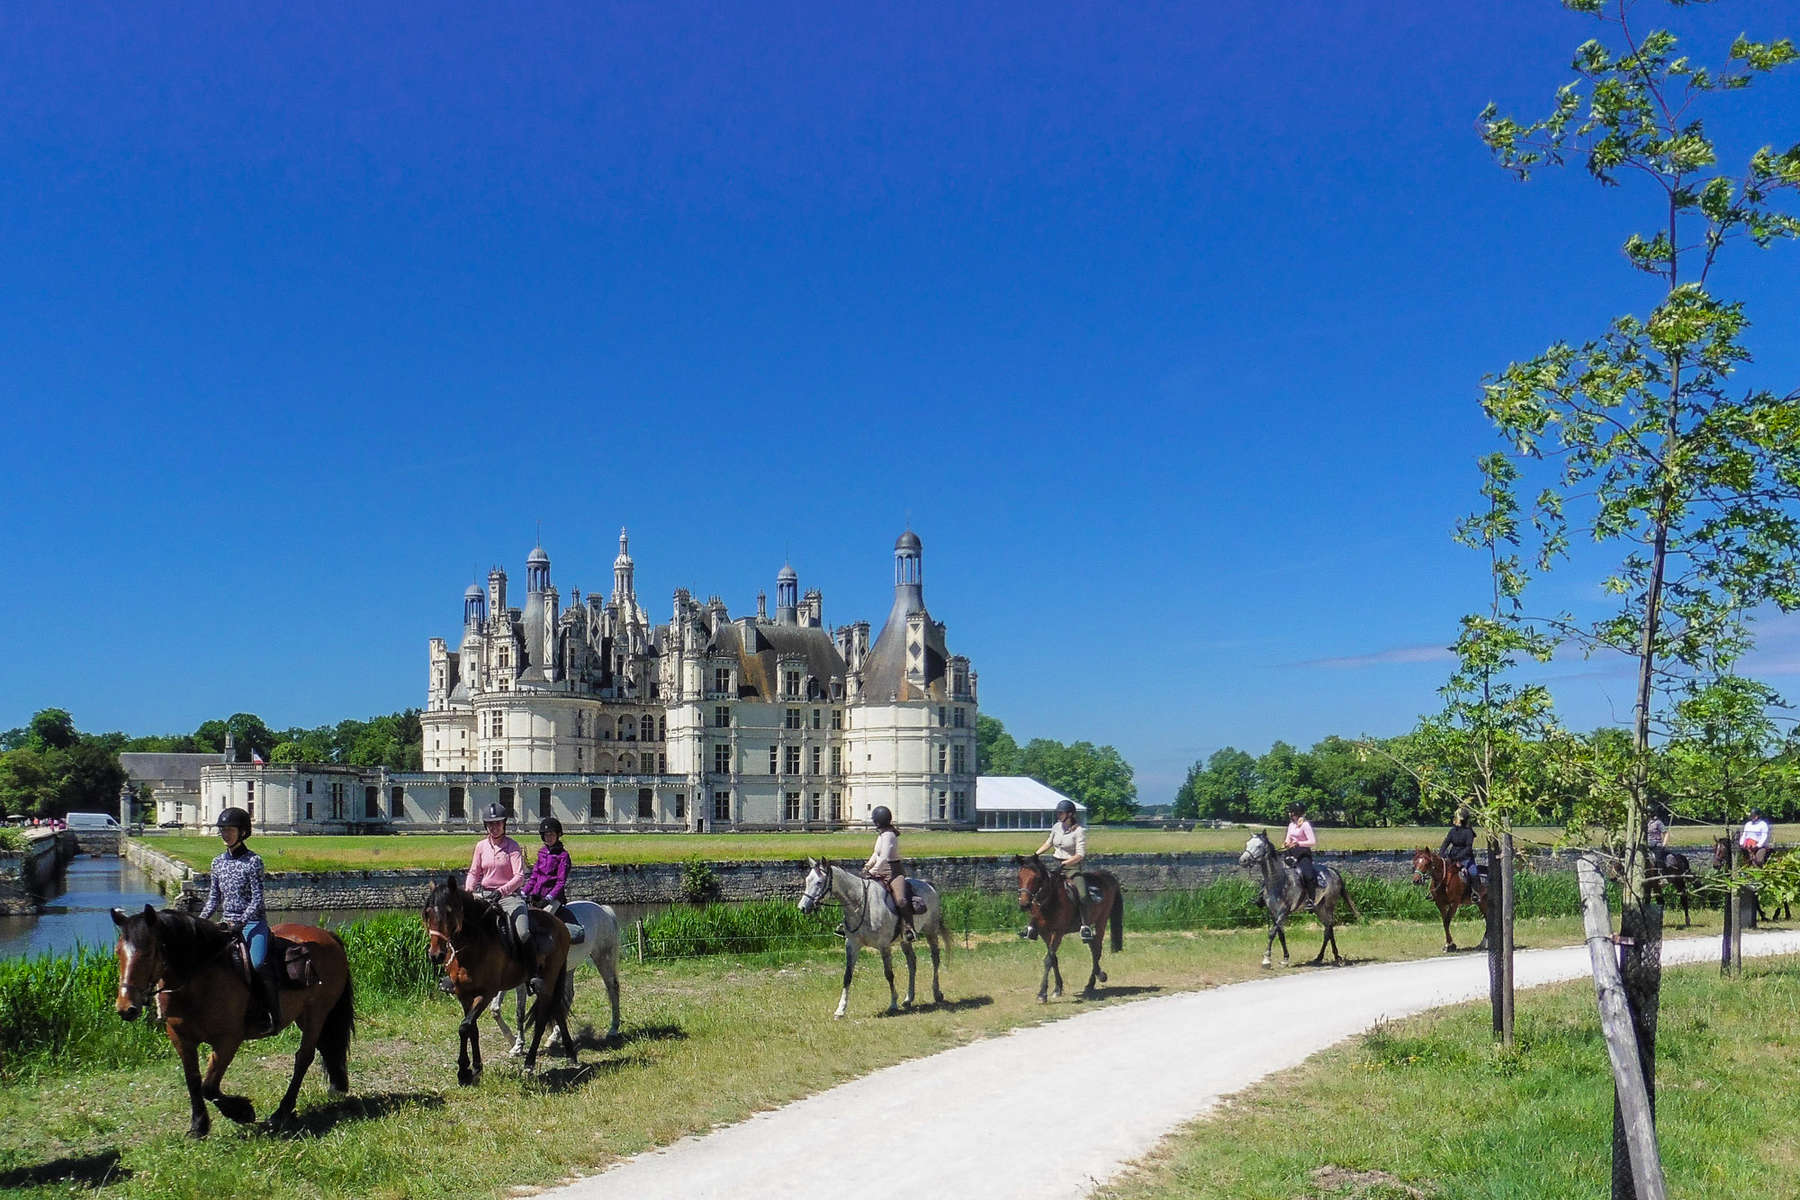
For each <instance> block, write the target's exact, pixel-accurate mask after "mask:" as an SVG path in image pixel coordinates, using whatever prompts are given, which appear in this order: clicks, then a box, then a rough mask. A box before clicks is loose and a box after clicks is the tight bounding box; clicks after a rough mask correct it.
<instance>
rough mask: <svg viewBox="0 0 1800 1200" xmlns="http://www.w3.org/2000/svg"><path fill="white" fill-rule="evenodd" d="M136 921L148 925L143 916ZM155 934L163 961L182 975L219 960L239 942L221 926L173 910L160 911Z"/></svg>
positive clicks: (135, 918) (157, 915)
mask: <svg viewBox="0 0 1800 1200" xmlns="http://www.w3.org/2000/svg"><path fill="white" fill-rule="evenodd" d="M133 920H134V921H140V920H142V921H145V922H146V924H147V923H148V921H147V919H146V918H145V917H143V916H142V915H141V914H140V915H139V916H138V917H134V918H133ZM156 934H157V940H158V941H159V942H160V943H161V945H162V955H163V961H164V962H166V963H167V964H168V966H169V969H170V970H172V971H174V972H176V973H178V974H182V975H189V974H192V973H193V972H194V971H197V970H199V969H200V968H201V967H203V966H205V965H206V964H207V963H209V962H211V961H212V960H214V959H216V958H218V957H219V956H220V955H222V954H224V953H225V952H226V951H227V950H229V949H230V948H231V944H232V943H233V942H235V941H236V940H237V935H235V934H233V933H232V932H231V931H230V930H227V929H225V928H223V927H222V926H219V925H215V924H213V923H212V922H211V921H202V920H201V919H200V918H199V917H195V916H190V915H188V914H187V913H184V912H177V911H176V910H175V909H172V908H164V909H159V910H158V911H157V914H156Z"/></svg>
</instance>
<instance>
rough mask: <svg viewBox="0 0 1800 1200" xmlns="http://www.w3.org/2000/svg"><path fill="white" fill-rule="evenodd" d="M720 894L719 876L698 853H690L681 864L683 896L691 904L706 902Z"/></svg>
mask: <svg viewBox="0 0 1800 1200" xmlns="http://www.w3.org/2000/svg"><path fill="white" fill-rule="evenodd" d="M718 894H719V877H718V876H717V875H716V874H714V873H713V869H712V867H711V866H710V865H709V864H708V863H707V861H706V860H705V859H703V858H701V857H700V856H699V855H698V854H693V855H689V856H688V857H687V858H686V859H684V860H683V861H682V864H681V898H682V899H683V900H686V901H687V902H688V903H689V904H704V903H706V902H707V901H708V900H711V899H712V898H713V897H714V896H717V895H718Z"/></svg>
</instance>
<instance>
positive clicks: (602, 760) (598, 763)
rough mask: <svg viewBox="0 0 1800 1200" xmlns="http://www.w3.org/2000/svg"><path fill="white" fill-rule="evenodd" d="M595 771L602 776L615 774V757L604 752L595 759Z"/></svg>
mask: <svg viewBox="0 0 1800 1200" xmlns="http://www.w3.org/2000/svg"><path fill="white" fill-rule="evenodd" d="M594 770H595V771H597V772H599V773H600V774H602V775H611V774H612V773H613V756H612V755H610V754H608V753H607V752H606V751H604V750H602V751H601V752H600V753H599V754H598V755H596V756H595V758H594Z"/></svg>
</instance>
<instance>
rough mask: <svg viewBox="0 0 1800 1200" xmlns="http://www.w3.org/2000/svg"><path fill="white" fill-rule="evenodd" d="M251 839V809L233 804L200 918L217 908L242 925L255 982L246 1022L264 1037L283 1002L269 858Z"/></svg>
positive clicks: (224, 819) (223, 817) (222, 819)
mask: <svg viewBox="0 0 1800 1200" xmlns="http://www.w3.org/2000/svg"><path fill="white" fill-rule="evenodd" d="M249 837H250V814H249V813H248V812H246V811H245V810H243V809H241V808H228V809H226V810H225V811H224V812H222V813H220V814H219V838H220V840H221V841H223V842H224V843H225V852H224V853H223V854H220V855H218V856H217V857H216V858H214V859H213V860H212V867H211V869H210V872H209V874H208V880H209V882H208V884H207V889H206V905H205V907H203V908H201V910H200V918H201V920H205V919H206V918H207V917H210V916H212V915H213V914H214V913H215V912H217V913H220V914H221V915H222V916H224V918H225V920H226V922H227V923H228V924H232V925H237V926H239V928H240V929H241V931H242V937H243V939H244V947H245V949H246V951H247V952H248V954H249V957H250V967H251V971H250V978H251V980H252V981H253V986H252V987H251V988H250V1010H249V1012H247V1013H246V1014H245V1023H246V1024H247V1025H248V1026H249V1028H250V1030H251V1031H252V1032H253V1033H255V1034H256V1035H257V1036H259V1037H260V1036H263V1035H266V1034H268V1033H270V1032H272V1031H273V1028H274V1024H275V1013H276V1005H277V1004H278V1000H277V998H276V984H275V980H274V978H273V977H272V976H271V975H270V973H269V967H268V965H267V964H268V960H269V938H270V936H271V935H270V933H269V914H268V913H267V912H266V911H265V910H264V908H263V860H262V855H260V854H257V853H256V852H255V851H253V850H251V849H250V847H249V846H247V845H245V842H246V841H247V840H248V839H249Z"/></svg>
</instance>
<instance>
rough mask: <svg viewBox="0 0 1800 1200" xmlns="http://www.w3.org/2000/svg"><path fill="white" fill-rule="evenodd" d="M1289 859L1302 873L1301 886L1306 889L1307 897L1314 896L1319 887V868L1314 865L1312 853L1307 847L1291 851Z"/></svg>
mask: <svg viewBox="0 0 1800 1200" xmlns="http://www.w3.org/2000/svg"><path fill="white" fill-rule="evenodd" d="M1288 858H1289V859H1291V860H1292V861H1293V864H1294V866H1295V867H1296V868H1297V869H1298V870H1299V872H1300V886H1301V887H1303V888H1305V889H1306V894H1307V895H1309V896H1310V895H1312V894H1313V890H1314V889H1315V888H1317V887H1318V886H1319V868H1318V867H1316V866H1314V865H1313V855H1312V851H1311V850H1308V849H1306V848H1305V847H1301V848H1299V849H1297V850H1289V851H1288Z"/></svg>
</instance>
